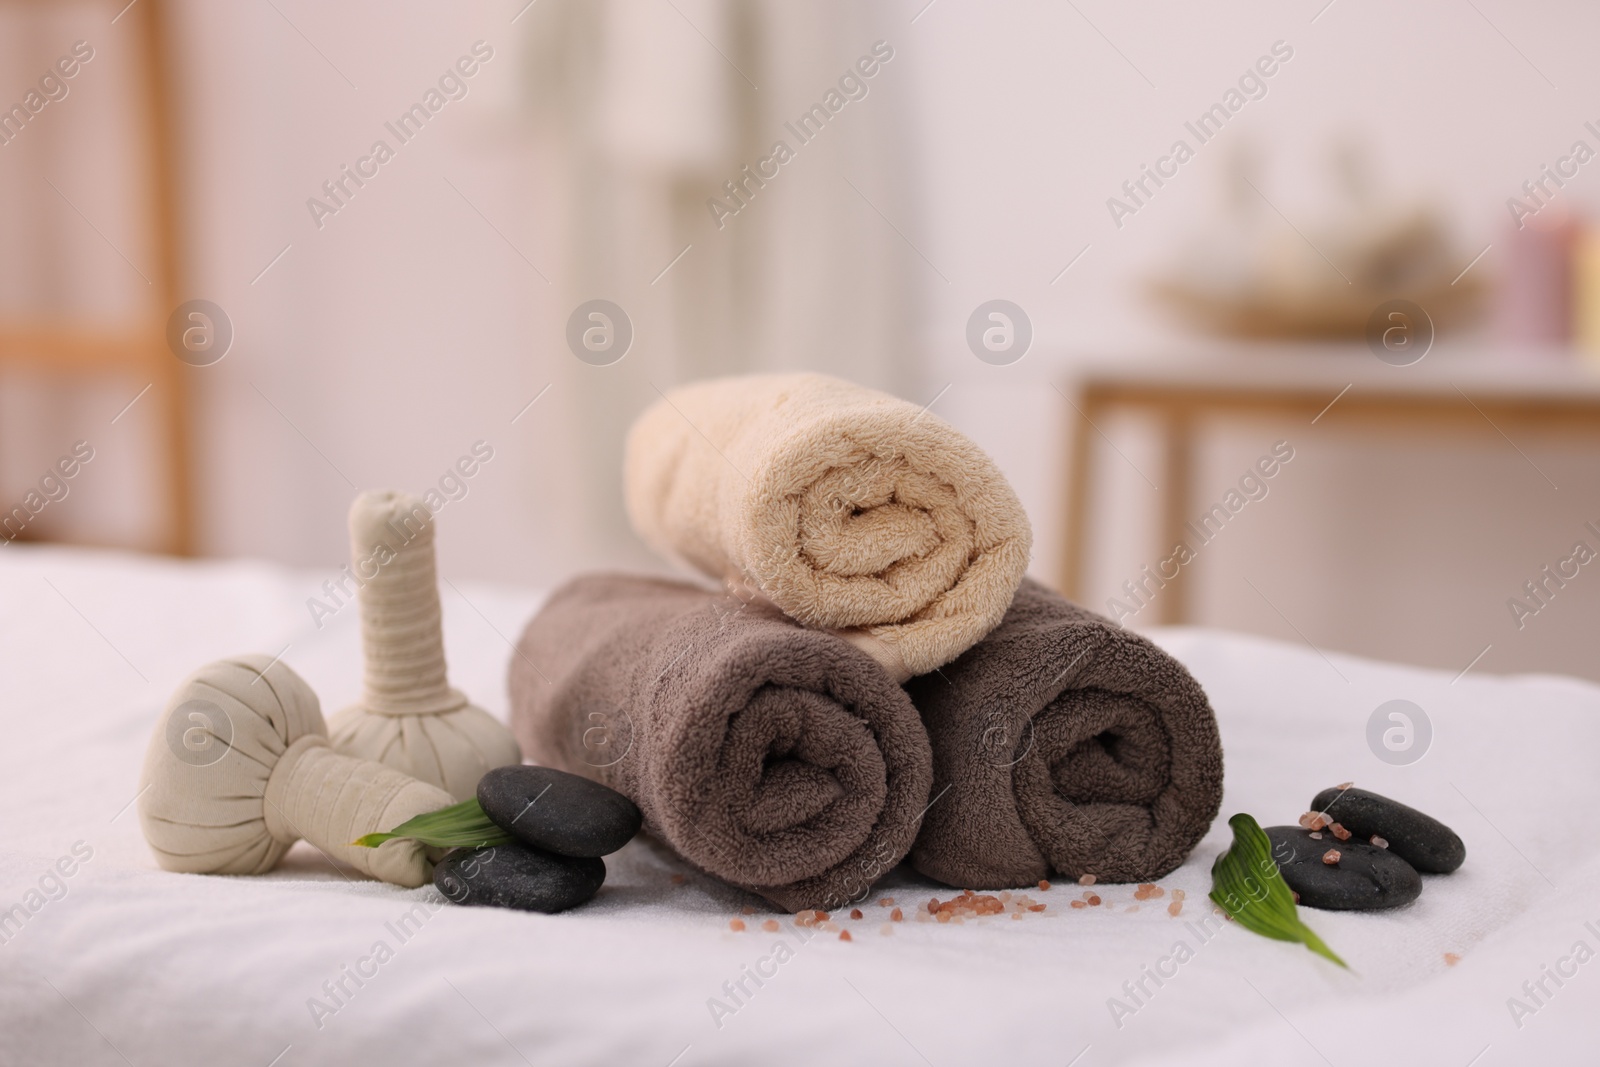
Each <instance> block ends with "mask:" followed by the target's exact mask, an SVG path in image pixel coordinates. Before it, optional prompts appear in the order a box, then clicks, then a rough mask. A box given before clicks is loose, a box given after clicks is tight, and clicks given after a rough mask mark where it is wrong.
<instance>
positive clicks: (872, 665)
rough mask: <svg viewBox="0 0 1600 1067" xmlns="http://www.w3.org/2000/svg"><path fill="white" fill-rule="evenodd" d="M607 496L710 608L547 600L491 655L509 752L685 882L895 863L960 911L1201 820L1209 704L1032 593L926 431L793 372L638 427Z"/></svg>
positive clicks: (1109, 861) (895, 403)
mask: <svg viewBox="0 0 1600 1067" xmlns="http://www.w3.org/2000/svg"><path fill="white" fill-rule="evenodd" d="M624 493H625V497H626V501H627V507H628V514H629V517H630V519H631V521H632V523H633V525H634V528H635V529H636V531H637V532H638V533H639V535H640V536H641V537H642V538H643V539H644V540H645V541H646V542H647V543H648V544H649V545H650V546H651V547H652V548H653V549H655V550H656V551H657V552H659V553H661V554H662V555H663V556H665V557H668V558H670V559H673V560H676V561H679V562H681V563H684V564H687V565H688V566H689V567H691V568H693V569H695V570H697V571H699V572H701V573H702V574H704V575H705V576H707V577H709V578H712V579H715V580H717V581H718V582H720V583H722V585H721V588H720V589H709V588H706V587H704V586H701V585H695V584H688V583H683V582H671V581H662V580H659V579H654V578H645V577H628V576H620V575H589V576H584V577H580V578H578V579H576V580H574V581H572V582H570V583H568V584H567V585H566V586H564V587H562V588H561V589H559V590H558V591H556V592H555V593H554V594H553V595H552V596H551V597H550V599H549V600H548V601H547V602H546V604H545V605H544V607H543V608H542V609H541V611H540V612H539V614H538V615H537V616H535V618H534V619H533V620H532V621H531V622H530V623H529V625H528V627H527V629H526V631H525V632H524V633H523V635H522V638H521V640H520V642H519V646H518V650H517V651H518V654H517V655H516V656H514V657H513V658H512V666H511V678H510V687H511V700H512V718H513V728H514V731H515V733H516V735H517V739H518V741H519V742H520V743H521V745H522V748H523V751H524V752H525V753H526V754H527V755H528V756H529V757H530V758H531V759H533V760H534V761H535V762H537V763H542V764H545V765H548V766H553V767H558V768H561V769H564V770H568V771H572V772H575V773H578V774H582V775H585V776H586V777H589V778H592V779H594V780H596V781H599V782H602V783H604V784H606V785H608V786H611V787H612V788H614V789H617V790H619V791H620V792H622V793H624V794H626V795H627V796H628V797H629V798H631V799H632V800H633V801H634V802H635V803H636V804H637V805H638V806H639V808H640V809H641V810H642V811H643V813H644V816H645V825H646V827H647V828H648V829H649V830H650V831H651V832H653V833H654V834H655V835H656V836H658V837H659V838H661V839H662V840H664V841H665V842H666V843H667V844H669V845H670V846H671V847H672V848H673V849H675V850H676V851H677V852H678V853H679V854H680V855H681V856H683V857H684V858H685V859H687V860H688V861H689V862H691V863H693V864H694V865H696V866H697V867H699V868H701V869H703V870H705V871H707V872H709V873H711V874H713V875H716V876H718V877H720V878H722V879H724V880H726V881H728V882H731V883H733V884H735V885H739V886H742V887H744V888H747V889H749V890H752V891H754V892H756V893H758V894H760V895H762V896H763V897H765V898H767V899H768V900H770V901H772V902H773V903H774V904H776V905H778V906H779V907H782V908H785V909H789V910H801V909H807V908H818V909H822V910H832V909H834V908H838V907H840V906H842V905H845V904H847V903H849V902H851V901H853V900H856V899H858V898H860V897H861V896H862V895H864V894H865V893H866V892H867V891H868V890H869V889H870V888H871V886H872V884H873V883H874V882H875V881H876V880H877V879H878V878H879V877H880V876H882V875H883V874H885V873H887V872H888V871H889V870H890V869H892V868H893V867H895V866H896V865H897V864H899V863H900V862H901V861H902V860H905V859H906V858H907V857H909V858H910V861H911V863H912V865H913V866H914V867H915V868H916V870H918V871H919V872H921V873H922V874H924V875H926V876H928V877H930V878H933V879H936V880H938V881H940V882H944V883H946V884H949V885H953V886H958V887H964V888H973V889H980V888H981V889H999V888H1007V887H1016V886H1023V885H1031V884H1033V883H1035V882H1037V881H1039V880H1040V879H1044V878H1047V877H1051V876H1056V877H1062V876H1065V877H1069V878H1080V877H1082V876H1085V875H1093V876H1094V877H1095V878H1096V879H1098V880H1100V881H1110V882H1122V881H1148V880H1152V879H1154V878H1157V877H1159V876H1161V875H1164V874H1166V873H1167V872H1169V871H1171V870H1172V869H1173V868H1175V867H1177V866H1178V865H1179V864H1180V863H1182V862H1183V860H1184V858H1185V857H1186V856H1187V855H1188V853H1189V851H1190V850H1191V849H1192V848H1193V847H1194V846H1195V844H1196V843H1198V841H1199V840H1200V838H1201V837H1202V836H1203V835H1204V833H1205V832H1206V829H1207V828H1208V827H1209V825H1210V823H1211V821H1212V819H1213V817H1214V816H1215V815H1216V812H1217V808H1218V805H1219V803H1220V800H1221V789H1222V751H1221V745H1220V742H1219V739H1218V735H1217V727H1216V721H1215V719H1214V717H1213V715H1212V712H1211V708H1210V706H1209V704H1208V703H1207V701H1206V697H1205V694H1204V692H1202V690H1201V689H1200V686H1199V685H1198V684H1197V683H1196V682H1195V680H1194V679H1193V678H1192V677H1191V676H1190V675H1189V673H1188V671H1186V670H1185V669H1184V668H1183V667H1182V666H1181V665H1180V664H1179V663H1178V662H1177V661H1176V660H1174V659H1172V658H1171V657H1170V656H1168V655H1167V654H1165V653H1164V652H1162V651H1161V650H1159V649H1158V648H1156V647H1155V646H1154V645H1153V644H1151V643H1150V642H1149V641H1148V640H1146V639H1145V638H1143V637H1140V636H1138V635H1137V634H1134V633H1131V632H1129V631H1127V630H1124V629H1122V628H1120V627H1119V626H1118V625H1117V624H1115V623H1113V622H1111V621H1110V620H1108V619H1105V618H1102V617H1100V616H1098V615H1095V614H1093V613H1091V612H1088V611H1085V610H1084V609H1082V608H1080V607H1077V606H1076V605H1074V604H1072V603H1070V602H1068V601H1067V600H1065V599H1064V598H1062V597H1061V596H1059V595H1057V594H1056V593H1054V592H1052V591H1050V590H1049V589H1047V588H1045V587H1044V586H1042V585H1040V584H1038V583H1036V582H1034V581H1031V580H1028V579H1026V578H1025V577H1024V573H1025V571H1026V570H1027V565H1028V559H1029V549H1030V545H1031V532H1030V528H1029V524H1028V519H1027V516H1026V514H1025V513H1024V511H1023V509H1022V506H1021V504H1020V503H1019V502H1018V500H1017V497H1016V494H1015V493H1014V492H1013V491H1012V489H1011V487H1010V485H1008V484H1007V482H1006V480H1005V479H1004V477H1002V476H1001V474H1000V472H999V470H998V468H996V466H995V465H994V463H993V461H992V460H990V458H989V457H988V456H987V455H985V454H984V453H983V452H982V451H981V450H980V449H979V448H977V446H976V445H974V444H973V443H972V442H971V441H969V440H968V439H967V438H965V437H964V436H962V435H961V434H960V433H958V432H956V431H955V430H954V429H953V428H951V427H950V426H949V425H947V424H946V423H944V422H942V421H941V420H940V419H938V418H937V417H936V416H934V415H932V414H931V413H929V412H927V411H926V410H924V409H919V408H918V407H917V406H916V405H914V404H910V403H907V402H906V401H903V400H900V399H897V398H895V397H892V396H889V395H886V394H884V393H880V392H876V391H874V390H870V389H866V388H864V387H861V386H857V385H854V384H851V383H849V382H844V381H840V380H837V379H833V378H828V377H823V376H820V375H810V374H807V375H763V376H753V377H741V378H728V379H722V380H717V381H710V382H703V383H698V384H694V385H689V386H685V387H682V388H679V389H675V390H673V391H671V392H668V393H666V394H665V395H664V396H663V397H662V398H661V399H660V400H659V401H658V402H657V403H656V404H655V405H653V406H652V407H651V408H649V409H648V410H647V411H645V412H644V414H643V415H641V416H640V417H639V419H638V421H637V422H636V423H635V424H634V426H633V429H632V430H631V432H630V434H629V438H628V443H627V456H626V461H625V471H624Z"/></svg>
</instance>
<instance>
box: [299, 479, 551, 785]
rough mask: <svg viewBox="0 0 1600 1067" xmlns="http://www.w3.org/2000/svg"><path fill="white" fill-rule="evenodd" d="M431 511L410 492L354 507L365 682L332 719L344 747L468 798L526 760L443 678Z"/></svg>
mask: <svg viewBox="0 0 1600 1067" xmlns="http://www.w3.org/2000/svg"><path fill="white" fill-rule="evenodd" d="M433 533H434V522H433V512H431V511H430V510H429V509H428V506H427V505H426V504H424V503H423V502H422V501H421V500H420V499H418V498H417V497H414V496H409V495H407V494H404V493H395V492H388V491H383V492H366V493H362V494H361V495H360V496H358V497H356V499H355V503H353V504H351V505H350V548H351V555H352V561H351V562H352V567H351V569H352V571H353V572H354V574H355V576H356V579H357V581H358V583H360V590H359V593H358V595H359V597H360V600H361V644H362V650H363V653H364V656H365V661H366V682H365V685H364V687H363V692H362V696H361V702H360V703H359V704H355V705H352V706H351V707H348V708H345V709H344V710H343V711H341V712H339V713H338V714H337V715H335V716H334V717H333V719H332V721H331V722H330V723H329V726H330V727H331V729H332V731H333V745H334V747H335V748H337V749H338V750H339V751H340V752H343V753H346V754H347V755H351V756H357V757H360V758H361V759H370V760H377V761H378V762H380V763H386V764H388V765H389V766H391V767H394V768H395V769H397V770H400V771H403V772H405V773H406V774H409V775H411V776H412V777H413V778H419V779H421V780H422V781H424V782H431V783H433V784H434V785H436V786H439V787H440V788H441V789H444V790H445V791H446V792H448V793H450V795H452V796H454V797H455V798H456V799H457V800H467V799H469V798H470V797H471V796H472V795H473V790H475V789H476V788H477V786H478V779H479V778H482V777H483V775H484V773H485V772H487V771H490V770H492V769H494V768H495V767H504V766H506V765H508V764H513V763H521V762H522V752H521V750H519V749H518V748H517V742H516V739H515V738H513V737H512V736H511V731H509V730H507V729H506V728H505V726H504V725H502V724H501V722H500V721H499V720H498V719H496V718H495V717H494V716H493V715H490V714H489V713H488V712H487V711H484V710H483V709H482V708H480V707H477V706H475V705H473V704H470V703H468V701H467V698H466V695H465V694H463V693H462V692H461V691H460V690H458V689H452V688H450V682H449V679H448V678H447V676H446V674H445V662H444V633H443V629H442V627H441V623H440V612H439V584H438V577H437V575H436V572H435V568H434V552H433Z"/></svg>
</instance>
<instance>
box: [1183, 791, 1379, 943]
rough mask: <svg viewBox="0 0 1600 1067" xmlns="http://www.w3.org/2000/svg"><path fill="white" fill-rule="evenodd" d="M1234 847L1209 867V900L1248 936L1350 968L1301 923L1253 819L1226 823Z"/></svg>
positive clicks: (1241, 817)
mask: <svg viewBox="0 0 1600 1067" xmlns="http://www.w3.org/2000/svg"><path fill="white" fill-rule="evenodd" d="M1228 825H1229V826H1231V827H1233V847H1232V848H1230V849H1228V851H1226V852H1224V853H1223V854H1222V855H1220V856H1218V857H1217V862H1215V863H1213V864H1212V865H1211V899H1212V900H1214V901H1216V903H1217V906H1218V907H1220V908H1222V910H1223V911H1226V912H1227V913H1228V914H1229V915H1231V916H1233V919H1234V921H1235V922H1237V923H1238V924H1239V925H1240V926H1242V927H1244V928H1245V929H1246V930H1249V931H1250V932H1251V933H1256V934H1260V935H1261V936H1262V937H1270V938H1273V939H1274V940H1277V941H1298V942H1300V943H1301V944H1303V945H1305V946H1306V948H1309V949H1310V950H1311V951H1312V952H1315V953H1316V954H1317V955H1319V956H1322V957H1325V958H1327V959H1329V960H1332V961H1333V962H1334V963H1337V964H1338V965H1339V966H1341V967H1344V968H1346V969H1348V968H1349V964H1347V963H1345V961H1344V960H1342V959H1340V958H1339V957H1338V956H1337V955H1335V954H1334V951H1333V950H1332V949H1331V948H1329V947H1328V946H1327V945H1325V944H1323V943H1322V938H1320V937H1318V936H1317V935H1316V933H1315V932H1313V931H1312V929H1311V927H1309V926H1307V925H1306V924H1305V923H1303V922H1301V921H1300V913H1299V911H1298V910H1297V909H1296V907H1295V903H1294V894H1293V893H1292V892H1290V890H1289V887H1288V885H1287V884H1285V883H1284V880H1283V875H1281V874H1279V873H1278V865H1277V864H1276V863H1274V862H1273V861H1272V842H1271V841H1270V840H1269V839H1268V837H1267V835H1266V833H1265V832H1264V831H1262V829H1261V827H1260V826H1259V825H1258V824H1257V823H1256V821H1255V819H1253V818H1251V817H1250V816H1249V815H1246V814H1244V813H1243V812H1240V813H1239V814H1238V815H1235V816H1234V817H1233V818H1231V819H1229V820H1228Z"/></svg>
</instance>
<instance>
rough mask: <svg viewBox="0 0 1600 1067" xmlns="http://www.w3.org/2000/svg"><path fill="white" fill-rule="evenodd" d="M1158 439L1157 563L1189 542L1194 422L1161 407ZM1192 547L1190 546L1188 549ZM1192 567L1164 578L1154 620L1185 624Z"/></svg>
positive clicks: (1180, 411)
mask: <svg viewBox="0 0 1600 1067" xmlns="http://www.w3.org/2000/svg"><path fill="white" fill-rule="evenodd" d="M1160 418H1161V423H1162V426H1161V436H1162V448H1163V458H1162V464H1161V539H1162V544H1161V552H1160V555H1159V556H1157V561H1158V562H1157V564H1156V566H1158V567H1159V566H1160V562H1159V561H1161V560H1165V559H1167V558H1168V557H1169V556H1171V555H1172V552H1173V549H1174V548H1175V547H1177V546H1178V545H1179V544H1183V543H1185V542H1187V541H1189V540H1190V538H1189V531H1188V530H1187V529H1186V526H1187V524H1188V522H1189V520H1190V518H1191V516H1190V514H1189V496H1190V486H1191V484H1192V483H1193V481H1194V445H1195V435H1194V419H1193V416H1192V414H1191V413H1190V411H1189V410H1188V409H1187V408H1179V407H1171V406H1169V407H1163V408H1162V409H1161V415H1160ZM1190 547H1191V548H1192V547H1193V546H1192V545H1191V546H1190ZM1192 566H1193V564H1191V565H1190V566H1189V567H1183V568H1181V569H1180V570H1179V571H1178V576H1177V577H1176V578H1172V579H1168V581H1167V584H1166V587H1165V588H1163V589H1162V590H1161V591H1160V593H1159V594H1158V595H1157V597H1156V621H1157V622H1159V623H1161V624H1163V625H1167V626H1172V625H1180V624H1183V623H1187V622H1189V621H1191V620H1190V617H1189V586H1190V584H1191V580H1192V578H1191V575H1190V574H1189V573H1188V572H1189V570H1190V569H1191V568H1192Z"/></svg>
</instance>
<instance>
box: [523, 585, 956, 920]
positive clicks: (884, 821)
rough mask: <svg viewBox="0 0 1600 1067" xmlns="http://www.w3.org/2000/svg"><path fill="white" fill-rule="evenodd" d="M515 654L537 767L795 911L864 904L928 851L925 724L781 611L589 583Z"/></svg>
mask: <svg viewBox="0 0 1600 1067" xmlns="http://www.w3.org/2000/svg"><path fill="white" fill-rule="evenodd" d="M517 650H518V653H519V654H518V655H516V656H513V657H512V659H511V678H510V685H511V709H512V726H513V727H514V728H515V730H516V731H517V736H518V738H519V739H520V740H521V741H522V744H523V747H524V749H525V750H526V751H527V753H528V754H529V756H530V757H531V758H532V759H533V760H535V761H536V762H538V763H541V764H545V765H547V766H551V767H558V768H560V769H562V770H566V771H571V772H574V773H576V774H581V775H584V776H585V777H587V778H591V779H593V780H595V781H598V782H601V783H604V784H605V785H608V786H610V787H611V788H613V789H616V790H618V791H619V792H621V793H623V794H625V795H626V796H628V797H629V798H630V799H632V800H633V801H634V803H636V804H638V805H639V807H640V809H641V810H642V811H643V812H644V816H645V825H646V827H647V828H648V829H649V830H650V831H651V832H653V833H654V834H655V835H656V836H658V837H660V838H662V839H664V840H665V841H666V842H667V843H668V844H669V845H671V846H672V847H673V848H674V849H676V850H677V852H678V853H679V855H681V856H683V857H684V858H685V859H687V860H688V861H689V862H690V863H693V864H694V865H696V866H697V867H700V868H701V869H703V870H705V871H708V872H710V873H711V874H714V875H716V876H717V877H719V878H722V879H724V880H726V881H729V882H732V883H734V884H735V885H739V886H743V887H745V888H747V889H750V890H753V891H754V892H756V893H759V894H761V895H762V896H764V897H766V898H767V899H768V900H770V901H772V902H773V903H775V904H777V905H778V906H779V907H781V908H785V909H788V910H790V911H797V910H801V909H805V908H821V909H823V910H828V911H831V910H833V909H835V908H838V907H841V906H843V905H845V904H847V903H849V902H850V901H852V900H856V899H858V898H859V897H860V896H861V895H862V894H864V893H866V892H867V891H868V890H869V889H870V888H871V887H872V884H873V882H875V881H877V880H878V878H879V877H880V876H882V875H883V874H884V873H885V872H886V871H888V870H889V869H890V868H892V867H894V866H895V864H897V863H899V862H900V860H901V859H902V858H903V857H904V856H905V854H906V850H907V849H909V848H910V847H911V842H912V840H913V838H915V837H916V832H917V822H918V820H919V818H920V817H921V814H922V809H923V807H924V805H926V804H927V802H928V782H929V766H930V759H931V754H930V753H929V751H928V737H927V734H926V733H925V732H924V731H923V729H922V724H921V723H920V722H919V721H918V720H917V712H916V709H915V708H913V707H912V706H911V702H910V701H909V700H908V699H907V698H906V695H905V692H904V691H903V690H902V689H901V688H900V687H899V686H897V685H895V684H894V682H893V681H892V680H891V679H890V678H889V677H888V676H887V675H885V674H884V672H883V671H882V670H881V669H879V667H878V666H877V664H875V663H873V662H872V660H871V659H870V658H868V657H867V656H866V655H864V654H863V653H862V652H861V651H860V650H858V649H856V648H853V647H851V646H850V645H849V644H848V643H846V642H845V641H842V640H840V639H839V638H837V637H834V636H832V635H830V634H825V633H821V632H819V631H815V630H807V629H804V628H803V627H801V626H799V625H798V624H797V623H795V622H794V620H792V619H789V618H788V617H786V616H785V615H783V614H782V613H781V612H779V611H777V610H776V609H775V608H773V607H772V606H771V605H769V604H766V603H765V602H759V601H757V602H745V601H741V600H739V599H737V598H735V597H732V596H719V595H717V594H714V593H709V592H706V591H704V590H701V589H697V588H695V587H693V586H689V585H684V584H680V583H677V582H663V581H656V580H653V579H646V578H627V577H621V576H612V575H598V576H591V577H585V578H579V579H577V580H576V581H573V582H571V583H569V584H567V585H566V586H564V587H563V588H561V589H560V590H558V591H557V592H556V593H555V594H553V595H552V596H551V597H550V599H549V600H548V601H547V602H546V603H545V606H544V608H543V609H542V610H541V611H540V612H539V614H538V615H536V616H535V617H534V619H533V620H532V621H531V622H530V623H529V624H528V627H527V630H526V631H525V632H524V633H523V635H522V639H521V640H520V641H519V642H518V649H517ZM535 668H537V670H536V669H535ZM546 678H548V679H549V682H548V683H547V682H546V681H545V679H546Z"/></svg>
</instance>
